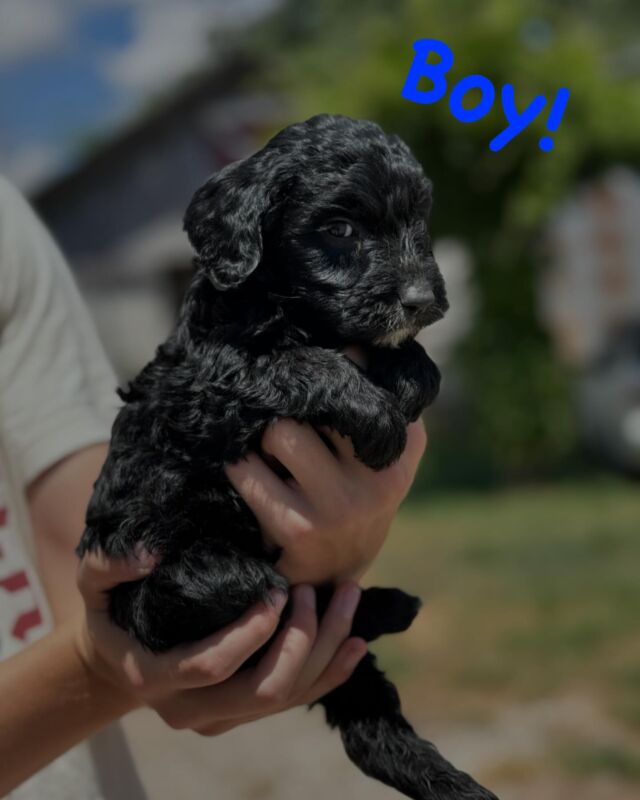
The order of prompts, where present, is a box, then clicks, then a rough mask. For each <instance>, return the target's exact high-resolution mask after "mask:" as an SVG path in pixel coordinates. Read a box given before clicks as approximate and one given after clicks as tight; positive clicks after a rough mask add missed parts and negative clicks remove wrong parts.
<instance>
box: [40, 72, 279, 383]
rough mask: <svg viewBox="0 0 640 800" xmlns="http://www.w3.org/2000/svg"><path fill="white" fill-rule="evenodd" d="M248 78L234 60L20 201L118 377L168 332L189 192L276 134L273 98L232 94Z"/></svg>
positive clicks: (184, 247) (183, 264) (184, 246)
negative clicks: (46, 238)
mask: <svg viewBox="0 0 640 800" xmlns="http://www.w3.org/2000/svg"><path fill="white" fill-rule="evenodd" d="M253 70H254V66H253V65H252V64H250V63H248V62H245V61H238V60H235V61H233V62H229V63H227V64H225V65H223V66H221V67H219V68H217V69H216V70H215V71H213V72H211V73H210V74H208V75H206V76H205V77H203V78H201V79H199V80H198V81H197V82H195V83H193V84H191V85H189V86H186V87H184V88H182V89H181V90H179V91H176V92H175V93H174V94H173V95H172V96H171V97H170V98H169V99H168V100H166V101H165V102H163V103H162V105H160V106H158V107H157V108H156V109H154V110H152V111H149V112H148V113H146V114H145V115H144V116H143V117H141V118H140V119H139V120H138V121H136V122H135V123H134V124H132V125H130V126H129V127H127V128H126V129H125V130H123V131H121V132H120V133H119V134H117V135H116V136H114V137H113V138H112V139H110V140H109V141H108V142H106V143H105V144H104V145H102V146H100V147H99V148H97V149H96V150H95V151H94V152H93V153H92V154H91V155H90V156H88V157H87V158H86V159H85V160H83V161H81V162H80V163H79V164H78V165H77V167H76V168H75V169H73V170H72V171H71V172H69V173H68V174H66V175H64V176H63V177H61V178H60V179H59V180H56V181H54V182H53V183H51V184H50V185H48V186H46V187H45V188H44V189H42V190H41V191H40V192H38V194H37V195H36V196H35V197H34V198H32V201H33V203H34V205H35V207H36V208H37V210H38V212H39V214H40V216H41V217H42V218H43V220H44V221H45V223H46V224H47V225H48V227H49V228H50V229H51V231H52V232H53V235H54V236H55V238H56V240H57V241H58V243H59V244H60V246H61V248H62V250H63V252H64V253H65V256H66V257H67V259H68V260H69V262H70V263H71V265H72V268H73V270H74V273H75V275H76V278H77V281H78V283H79V285H80V288H81V290H82V292H83V294H84V296H85V298H86V299H87V301H88V303H89V305H90V308H91V311H92V313H93V315H94V318H95V320H96V323H97V325H98V329H99V332H100V334H101V338H102V340H103V342H104V344H105V347H106V349H107V352H108V354H109V356H110V358H111V359H112V361H113V363H114V365H115V367H116V370H117V372H118V374H119V376H120V377H121V378H123V379H124V378H130V377H132V376H133V375H134V374H135V373H136V372H137V371H138V370H139V369H140V368H141V367H142V366H143V365H144V364H145V363H146V361H148V360H149V358H150V357H151V356H152V355H153V352H154V350H155V347H156V346H157V344H158V342H160V341H161V340H162V339H164V338H165V337H166V335H167V333H168V332H169V330H170V329H171V326H172V323H173V320H174V318H175V313H176V310H177V307H178V304H179V302H180V299H181V297H182V294H183V291H184V287H185V286H186V283H187V280H188V277H189V274H190V269H191V259H192V251H191V248H190V246H189V243H188V241H187V237H186V235H185V233H184V232H183V230H182V217H183V214H184V210H185V208H186V206H187V203H188V201H189V199H190V198H191V195H192V194H193V192H194V190H195V189H196V188H197V187H198V186H199V185H201V184H202V183H203V182H204V180H205V179H206V178H207V177H208V176H209V175H210V174H211V173H212V172H215V171H217V170H218V169H220V168H221V167H223V166H224V165H225V164H228V163H229V162H231V161H235V160H236V159H238V158H242V157H244V156H246V155H247V154H249V153H250V152H252V151H253V150H255V149H256V148H257V147H259V146H260V145H261V143H262V142H263V141H264V139H265V138H267V136H268V135H269V134H270V132H271V131H272V130H273V129H274V128H276V127H279V125H278V120H279V118H280V117H281V116H282V109H283V103H282V101H281V100H279V99H277V98H275V97H273V96H272V95H269V94H268V93H265V92H255V91H253V92H252V91H245V90H244V89H242V83H243V81H245V80H246V78H247V77H248V76H250V75H252V74H253Z"/></svg>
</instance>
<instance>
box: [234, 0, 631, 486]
mask: <svg viewBox="0 0 640 800" xmlns="http://www.w3.org/2000/svg"><path fill="white" fill-rule="evenodd" d="M636 9H637V4H634V3H630V2H628V0H615V1H614V2H611V3H608V4H602V3H597V2H595V0H594V2H590V3H578V2H573V0H563V1H562V2H551V0H549V2H533V0H522V1H521V2H517V3H514V2H513V0H483V2H481V3H475V2H470V1H469V0H396V2H394V3H389V2H381V0H363V1H362V2H358V3H345V2H344V0H305V2H304V3H300V2H297V0H290V1H289V2H285V3H284V4H283V6H282V7H281V9H280V11H279V12H278V13H277V14H276V15H274V16H273V17H272V18H271V20H270V21H269V22H268V23H267V24H266V25H265V24H263V25H261V26H260V27H259V28H258V29H257V30H256V31H254V32H253V33H252V34H251V35H250V36H249V37H247V38H246V39H245V41H244V43H243V46H244V47H245V48H247V49H248V50H251V52H252V53H254V54H256V53H257V54H258V56H259V59H260V60H261V62H262V64H263V80H264V81H265V83H266V85H269V86H271V87H272V88H274V89H275V90H277V91H280V92H283V93H285V94H286V96H287V97H288V98H290V100H291V105H290V116H291V119H300V118H303V117H305V116H310V115H312V114H315V113H319V112H321V111H328V112H333V113H345V114H349V115H350V116H355V117H367V118H370V119H374V120H376V121H378V122H379V123H380V124H381V125H382V126H383V127H384V128H385V129H386V130H389V131H394V132H397V133H399V134H400V135H401V136H402V137H403V138H404V139H405V140H406V141H407V142H408V143H409V144H410V145H411V147H412V148H413V150H414V151H415V153H416V154H417V156H418V158H419V159H420V160H421V161H422V163H423V164H424V166H425V169H426V171H427V173H428V174H429V176H430V177H431V178H432V179H433V181H434V184H435V206H434V212H433V220H432V228H433V230H434V233H435V236H436V237H438V236H445V235H451V236H455V237H457V238H459V239H461V240H463V241H464V242H466V244H467V245H468V246H469V248H470V249H471V251H472V254H473V258H474V262H475V266H476V269H475V280H476V282H477V287H478V291H479V294H480V298H481V309H480V314H479V317H478V319H477V322H476V324H475V328H474V330H473V332H472V334H471V335H470V336H469V337H468V338H467V340H466V342H465V344H464V345H463V347H462V348H461V350H460V353H459V355H458V363H459V366H460V370H461V373H462V375H463V379H464V386H465V396H466V398H467V401H468V402H467V414H468V416H467V418H468V420H470V424H468V425H467V426H466V427H465V426H464V425H462V426H460V427H458V431H460V430H464V441H463V442H461V447H463V449H464V452H465V455H462V456H461V457H464V458H472V457H473V456H472V454H473V453H475V455H476V456H477V454H478V453H480V454H482V459H481V460H482V461H483V462H484V464H485V467H486V466H487V465H489V466H490V467H492V468H493V470H494V471H496V472H497V473H500V474H510V475H522V474H531V473H536V472H540V471H541V470H546V469H549V468H552V467H555V466H557V465H558V464H559V463H561V462H562V461H563V459H565V458H566V457H567V454H568V453H569V452H570V451H571V449H572V446H573V443H574V437H575V423H574V414H573V412H572V406H571V398H570V388H569V380H568V377H569V376H568V375H567V374H566V371H564V370H563V368H562V367H561V366H559V365H558V364H557V363H556V361H555V360H554V358H553V356H552V353H551V350H550V346H549V343H548V341H547V340H546V338H545V336H544V335H543V333H542V332H541V330H540V328H539V325H538V323H537V320H536V312H535V291H536V276H537V274H538V271H539V270H540V268H541V264H542V263H543V259H542V257H541V251H540V237H541V232H542V230H543V228H544V223H545V221H546V220H547V218H548V216H549V214H550V213H551V212H552V211H553V209H554V207H556V205H557V204H558V203H559V202H560V201H562V200H563V199H564V198H565V197H566V196H567V195H568V194H569V193H570V192H571V190H572V188H573V187H574V186H575V185H576V183H577V182H579V181H580V180H581V179H584V178H586V177H587V176H589V175H592V174H594V173H597V172H598V171H599V170H601V169H602V168H603V167H604V166H606V165H607V164H609V163H611V162H613V161H625V162H627V163H632V164H637V163H638V157H639V154H640V87H639V84H638V80H637V78H638V72H640V55H638V51H637V46H636V47H635V49H634V41H633V39H632V38H631V35H630V33H629V31H630V30H631V29H632V25H631V23H632V20H634V19H635V20H636V21H637V16H638V12H637V10H636ZM625 15H626V16H625ZM625 20H628V22H629V24H625ZM636 30H637V26H636ZM427 37H428V38H437V39H441V40H442V41H444V42H446V43H447V44H448V45H449V47H451V48H452V50H453V52H454V54H455V63H454V66H453V68H452V70H451V72H450V73H449V74H448V75H447V80H448V85H449V91H450V89H451V87H452V86H453V85H454V84H455V83H457V82H458V81H459V80H460V79H461V78H462V77H464V76H466V75H469V74H474V73H480V74H482V75H485V76H487V77H488V78H490V80H491V81H492V82H493V83H494V85H495V87H496V90H497V91H496V102H495V103H494V107H493V109H492V111H491V112H490V114H489V115H487V116H486V117H485V118H484V119H482V120H480V121H478V122H475V123H472V124H462V123H461V122H459V121H458V120H457V119H455V118H454V117H453V115H452V114H451V112H450V110H449V107H448V93H447V96H446V98H445V99H443V100H441V101H439V102H438V103H436V104H433V105H418V104H414V103H411V102H408V101H406V100H404V99H402V97H401V94H400V92H401V88H402V86H403V83H404V80H405V78H406V75H407V72H408V69H409V66H410V64H411V62H412V59H413V48H412V42H413V41H414V40H415V39H418V38H427ZM234 46H237V43H235V44H234ZM634 53H635V55H634ZM506 83H510V84H512V85H513V86H514V87H515V97H516V103H517V105H518V107H519V108H522V107H524V105H526V104H528V103H529V102H530V101H531V100H532V99H533V97H534V96H535V95H538V94H544V95H545V96H547V97H548V98H552V97H554V96H555V93H556V91H557V89H558V88H560V87H561V86H566V87H568V88H569V89H570V90H571V97H570V100H569V104H568V107H567V110H566V112H565V115H564V119H563V121H562V124H561V125H560V128H559V130H558V131H557V132H556V133H555V134H553V138H554V141H555V147H554V149H553V150H552V151H551V152H549V153H545V152H543V151H542V150H541V149H540V148H539V147H538V140H539V138H540V137H541V136H543V135H545V134H547V133H548V131H547V130H546V127H545V120H546V116H547V112H546V111H543V112H542V114H541V115H540V117H539V118H538V119H536V120H535V121H534V123H533V124H532V125H531V126H530V127H529V128H527V129H526V130H525V131H524V132H523V133H521V134H520V135H519V136H518V137H517V138H516V139H514V140H513V141H512V142H510V143H509V144H508V145H507V146H506V147H505V148H504V150H502V151H500V152H498V153H493V152H491V151H490V150H489V148H488V143H489V141H490V140H491V138H493V136H494V135H495V134H496V133H498V132H499V131H500V130H502V129H503V128H504V127H505V124H506V123H505V119H504V115H503V112H502V109H501V103H500V101H499V96H500V94H499V93H500V87H502V86H503V85H504V84H506ZM549 107H550V105H548V106H547V108H549ZM455 427H456V426H454V428H455ZM453 438H455V436H454V437H453ZM447 448H448V449H449V451H451V449H452V448H453V450H455V449H456V448H455V442H453V443H452V444H451V447H449V443H447ZM442 449H443V450H444V448H442ZM435 463H436V467H437V463H438V462H437V460H436V462H435Z"/></svg>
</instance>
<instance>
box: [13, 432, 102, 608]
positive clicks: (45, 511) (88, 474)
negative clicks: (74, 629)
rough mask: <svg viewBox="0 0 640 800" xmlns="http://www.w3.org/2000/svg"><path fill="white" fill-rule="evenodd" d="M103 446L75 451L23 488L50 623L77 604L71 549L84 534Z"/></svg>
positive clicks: (75, 565) (74, 563)
mask: <svg viewBox="0 0 640 800" xmlns="http://www.w3.org/2000/svg"><path fill="white" fill-rule="evenodd" d="M107 448H108V445H107V444H106V443H102V444H95V445H90V446H89V447H85V448H82V449H80V450H76V452H74V453H71V455H68V456H66V457H65V458H63V459H61V460H60V461H58V462H56V463H55V464H54V465H53V466H52V467H50V468H49V469H47V470H45V471H44V472H43V473H41V474H40V475H39V476H38V477H37V478H36V479H35V480H33V481H32V482H31V483H30V484H29V486H28V488H27V501H28V506H29V513H30V516H31V523H32V526H33V531H34V538H35V545H36V558H37V568H38V574H39V576H40V580H41V582H42V585H43V588H44V590H45V592H46V594H47V599H48V601H49V605H50V607H51V611H52V614H53V618H54V621H55V622H56V623H58V622H61V621H62V620H64V619H68V618H69V617H70V616H71V615H72V614H73V613H74V612H75V611H77V610H78V609H79V608H80V607H81V605H82V598H81V597H80V592H79V591H78V588H77V586H76V580H75V576H76V570H77V567H78V559H77V558H76V556H75V554H74V548H75V547H76V545H77V544H78V542H79V541H80V536H81V534H82V531H83V530H84V517H85V512H86V508H87V504H88V502H89V498H90V497H91V492H92V490H93V484H94V482H95V480H96V478H97V477H98V474H99V472H100V469H101V467H102V464H103V463H104V460H105V458H106V456H107Z"/></svg>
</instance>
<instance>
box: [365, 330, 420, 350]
mask: <svg viewBox="0 0 640 800" xmlns="http://www.w3.org/2000/svg"><path fill="white" fill-rule="evenodd" d="M416 333H417V331H416V330H415V328H413V327H412V328H399V329H398V330H395V331H389V333H385V334H383V335H382V336H378V337H376V338H375V339H374V340H373V344H374V345H376V346H377V347H400V345H401V344H402V343H403V342H406V341H408V340H409V339H413V338H414V337H415V335H416Z"/></svg>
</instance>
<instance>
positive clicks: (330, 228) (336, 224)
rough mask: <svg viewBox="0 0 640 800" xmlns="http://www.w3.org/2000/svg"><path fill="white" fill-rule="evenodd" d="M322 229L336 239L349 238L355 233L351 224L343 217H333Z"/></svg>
mask: <svg viewBox="0 0 640 800" xmlns="http://www.w3.org/2000/svg"><path fill="white" fill-rule="evenodd" d="M323 230H325V231H326V232H327V233H328V234H330V235H331V236H335V238H336V239H351V238H352V237H353V236H354V235H355V229H354V227H353V225H351V223H350V222H347V221H346V220H345V219H334V220H332V221H331V222H330V223H329V224H328V225H327V226H325V227H324V228H323Z"/></svg>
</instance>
